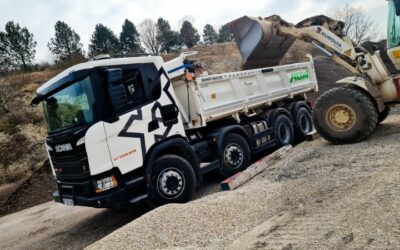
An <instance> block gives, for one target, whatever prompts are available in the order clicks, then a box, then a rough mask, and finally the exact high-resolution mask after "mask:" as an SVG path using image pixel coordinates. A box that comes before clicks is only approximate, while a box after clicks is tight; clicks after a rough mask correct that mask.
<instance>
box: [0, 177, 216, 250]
mask: <svg viewBox="0 0 400 250" xmlns="http://www.w3.org/2000/svg"><path fill="white" fill-rule="evenodd" d="M39 181H42V182H46V181H48V180H46V179H43V178H38V177H36V178H33V181H30V182H32V183H33V184H29V185H28V187H24V186H22V188H21V190H20V191H19V192H16V193H15V195H14V196H13V197H12V199H13V200H15V201H13V202H12V203H10V204H9V205H10V207H11V208H16V206H15V205H17V204H18V206H19V207H18V208H21V206H25V205H26V204H24V203H23V202H26V203H27V204H28V205H32V204H33V202H34V200H32V197H36V198H37V200H36V202H40V201H41V199H42V196H43V197H44V198H45V199H46V200H49V199H51V195H50V194H48V195H47V196H45V195H44V194H39V193H38V192H39V191H37V192H33V193H32V190H33V191H34V190H40V187H39V186H38V185H39V184H40V183H39ZM220 181H221V178H220V177H219V176H218V175H215V174H209V175H207V176H206V179H205V183H204V186H203V187H202V188H200V189H199V190H198V191H197V192H196V197H195V198H197V199H199V198H201V197H204V196H207V195H209V194H211V193H214V192H218V191H219V182H220ZM49 183H50V184H51V183H52V182H49ZM24 185H25V184H24ZM31 185H34V187H31ZM42 189H44V191H41V192H42V193H45V192H47V191H48V187H47V184H43V183H42ZM0 191H1V190H0ZM29 194H33V195H31V197H28V196H29ZM25 199H28V200H27V201H26V200H25ZM1 211H2V210H1V209H0V212H1ZM7 211H8V212H10V211H11V210H7ZM149 211H150V208H149V207H148V206H146V205H144V204H143V205H138V206H135V207H134V208H132V209H124V210H115V209H95V208H87V207H69V206H65V205H62V204H59V203H55V202H46V203H43V204H41V205H37V206H34V207H31V208H28V209H24V210H22V211H19V212H17V213H13V214H10V215H7V216H3V217H0V249H83V248H85V247H86V246H88V245H90V244H92V243H94V242H96V241H98V240H100V239H101V238H103V237H104V236H106V235H108V234H110V233H111V232H113V231H114V230H116V229H118V228H120V227H122V226H123V225H125V224H127V223H129V222H131V221H132V220H134V219H136V218H138V217H140V216H142V215H143V214H145V213H147V212H149Z"/></svg>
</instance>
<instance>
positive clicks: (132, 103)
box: [122, 64, 161, 110]
mask: <svg viewBox="0 0 400 250" xmlns="http://www.w3.org/2000/svg"><path fill="white" fill-rule="evenodd" d="M157 73H158V71H157V69H156V67H155V66H154V64H144V65H140V66H139V67H132V68H123V69H122V82H123V84H124V86H125V90H126V93H127V96H128V107H127V110H132V109H135V108H137V107H140V106H143V105H145V104H147V103H150V102H153V101H155V100H157V99H158V98H160V95H161V84H160V83H158V84H157V85H156V86H155V87H154V88H153V89H150V84H151V82H152V81H153V79H155V78H156V77H157Z"/></svg>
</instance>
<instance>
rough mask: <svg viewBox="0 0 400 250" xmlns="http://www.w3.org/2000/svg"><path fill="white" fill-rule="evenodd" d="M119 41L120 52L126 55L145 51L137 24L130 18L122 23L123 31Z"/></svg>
mask: <svg viewBox="0 0 400 250" xmlns="http://www.w3.org/2000/svg"><path fill="white" fill-rule="evenodd" d="M119 43H120V46H121V49H120V52H121V53H122V54H124V55H125V54H135V53H143V52H144V50H143V48H142V46H141V45H140V38H139V32H138V31H137V29H136V27H135V25H134V24H133V23H132V22H131V21H129V20H128V19H125V22H124V24H123V25H122V31H121V33H120V35H119Z"/></svg>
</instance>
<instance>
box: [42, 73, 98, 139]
mask: <svg viewBox="0 0 400 250" xmlns="http://www.w3.org/2000/svg"><path fill="white" fill-rule="evenodd" d="M43 110H44V114H45V118H46V125H47V129H48V131H49V132H55V131H61V130H65V129H69V128H74V127H79V126H83V125H85V124H89V123H92V122H93V121H94V96H93V91H92V86H91V80H90V77H89V76H88V77H86V78H85V79H83V80H80V81H77V82H75V83H73V84H72V85H70V86H68V87H67V88H65V89H63V90H61V91H59V92H57V93H55V94H54V95H52V96H49V97H48V98H47V99H46V100H44V101H43Z"/></svg>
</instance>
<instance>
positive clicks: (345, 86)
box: [230, 0, 400, 144]
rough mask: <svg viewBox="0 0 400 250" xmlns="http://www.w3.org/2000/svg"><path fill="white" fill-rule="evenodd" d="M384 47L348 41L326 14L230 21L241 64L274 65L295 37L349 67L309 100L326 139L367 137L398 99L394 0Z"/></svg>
mask: <svg viewBox="0 0 400 250" xmlns="http://www.w3.org/2000/svg"><path fill="white" fill-rule="evenodd" d="M388 4H389V15H388V33H387V53H381V52H380V51H379V50H378V48H377V47H374V46H373V48H372V50H371V48H369V49H368V50H367V49H366V48H364V47H363V46H360V45H357V44H356V43H354V42H353V41H352V40H351V39H350V38H349V37H348V36H345V35H344V34H343V32H342V30H343V28H344V23H343V22H340V21H336V20H333V19H331V18H329V17H326V16H315V17H311V18H308V19H306V20H304V21H302V22H300V23H298V24H296V25H293V24H290V23H288V22H286V21H284V20H282V19H281V18H280V17H279V16H276V15H274V16H271V17H267V18H252V17H247V16H244V17H242V18H239V19H237V20H235V21H233V22H231V23H230V27H231V30H232V32H233V34H234V37H235V39H236V42H237V44H238V47H239V51H240V53H241V55H242V58H243V68H245V69H251V68H255V67H265V66H271V65H276V64H278V63H279V61H280V59H281V58H282V57H283V56H284V55H285V53H286V52H287V50H288V49H289V48H290V47H291V45H292V44H293V42H294V41H295V40H296V39H300V40H303V41H306V42H311V43H312V44H314V45H315V46H316V47H317V48H319V49H320V50H321V51H322V52H323V53H324V54H326V55H327V56H329V57H330V58H331V59H332V60H333V61H335V62H336V63H338V64H340V65H342V66H343V67H345V68H347V69H348V70H350V72H352V73H353V76H349V77H347V78H344V79H342V80H340V81H338V82H337V84H338V87H336V88H333V89H331V90H329V91H327V92H326V93H324V94H322V95H321V96H320V97H319V98H318V99H317V101H316V103H315V108H314V115H313V121H314V124H315V127H316V129H317V131H318V132H319V133H320V135H321V136H322V137H323V138H325V139H326V140H328V141H330V142H332V143H335V144H341V143H355V142H359V141H362V140H365V139H366V138H368V136H369V135H370V134H371V133H372V132H373V131H374V130H375V128H376V127H377V125H378V124H379V123H380V122H382V121H383V120H384V119H385V118H386V117H387V116H388V114H389V112H390V107H391V106H392V105H395V104H399V103H400V74H399V72H400V0H389V1H388Z"/></svg>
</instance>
